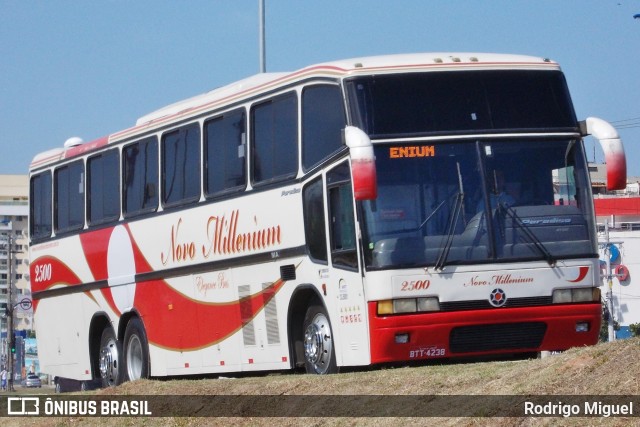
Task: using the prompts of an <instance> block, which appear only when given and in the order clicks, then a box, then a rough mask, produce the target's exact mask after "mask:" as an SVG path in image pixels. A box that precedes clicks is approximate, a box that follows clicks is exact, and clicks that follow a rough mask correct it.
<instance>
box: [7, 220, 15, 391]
mask: <svg viewBox="0 0 640 427" xmlns="http://www.w3.org/2000/svg"><path fill="white" fill-rule="evenodd" d="M12 230H13V227H9V238H8V239H7V256H8V260H9V268H8V273H9V274H8V281H7V285H8V287H9V292H8V296H7V298H8V299H7V376H8V378H7V391H15V390H14V388H13V378H14V375H15V373H14V372H13V367H14V363H13V353H12V352H11V346H12V344H13V345H14V346H15V337H14V331H13V280H12V276H13V256H12V255H13V236H12V235H11V231H12Z"/></svg>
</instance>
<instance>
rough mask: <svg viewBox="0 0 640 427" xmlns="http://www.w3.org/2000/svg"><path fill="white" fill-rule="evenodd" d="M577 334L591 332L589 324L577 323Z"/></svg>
mask: <svg viewBox="0 0 640 427" xmlns="http://www.w3.org/2000/svg"><path fill="white" fill-rule="evenodd" d="M576 332H589V322H578V323H576Z"/></svg>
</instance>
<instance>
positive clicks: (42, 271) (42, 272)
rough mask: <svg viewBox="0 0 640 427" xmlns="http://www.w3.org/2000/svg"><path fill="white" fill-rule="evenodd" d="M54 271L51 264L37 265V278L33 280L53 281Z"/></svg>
mask: <svg viewBox="0 0 640 427" xmlns="http://www.w3.org/2000/svg"><path fill="white" fill-rule="evenodd" d="M52 270H53V268H52V267H51V264H41V265H36V266H35V269H34V273H35V277H34V278H33V280H35V281H36V282H44V281H47V280H51V272H52Z"/></svg>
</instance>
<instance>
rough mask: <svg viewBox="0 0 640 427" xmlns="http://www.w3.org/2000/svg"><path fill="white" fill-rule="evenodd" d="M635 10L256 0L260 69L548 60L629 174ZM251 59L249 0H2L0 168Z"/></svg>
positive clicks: (105, 128)
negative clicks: (434, 56)
mask: <svg viewBox="0 0 640 427" xmlns="http://www.w3.org/2000/svg"><path fill="white" fill-rule="evenodd" d="M636 13H640V0H617V1H616V0H612V1H609V0H561V1H559V0H535V1H534V0H530V1H525V0H485V1H477V0H449V1H445V0H442V1H439V0H429V1H425V0H322V1H319V0H315V1H311V0H266V39H267V49H266V51H267V55H266V57H267V71H293V70H296V69H298V68H301V67H304V66H307V65H311V64H315V63H319V62H323V61H330V60H334V59H343V58H351V57H357V56H368V55H379V54H390V53H408V52H428V51H464V52H497V53H521V54H527V55H534V56H541V57H547V58H551V59H553V60H555V61H558V62H559V63H560V64H561V66H562V68H563V70H564V72H565V74H566V76H567V80H568V82H569V88H570V90H571V93H572V97H573V101H574V104H575V107H576V113H577V115H578V118H580V119H583V118H585V117H587V116H597V117H601V118H603V119H605V120H609V121H612V122H618V123H617V124H619V125H625V126H623V128H621V129H620V134H621V136H622V138H623V141H624V143H625V149H626V152H627V167H628V170H629V174H631V175H636V176H640V19H634V18H633V15H634V14H636ZM258 58H259V56H258V0H209V1H204V0H188V1H186V0H185V1H178V0H175V1H168V0H138V1H124V0H100V1H99V0H95V1H81V0H75V1H70V0H55V1H54V0H50V1H45V0H41V1H19V0H0V150H1V151H0V153H1V154H0V174H26V173H27V172H28V167H29V163H30V162H31V159H32V158H33V157H34V156H35V155H36V154H37V153H39V152H41V151H45V150H48V149H51V148H55V147H61V146H62V144H63V143H64V141H65V140H66V139H67V138H69V137H71V136H80V137H82V138H83V139H84V140H85V141H90V140H93V139H96V138H99V137H102V136H105V135H108V134H110V133H114V132H116V131H119V130H122V129H125V128H128V127H131V126H133V125H134V124H135V121H136V119H137V118H138V117H140V116H142V115H145V114H147V113H149V112H151V111H153V110H156V109H158V108H160V107H162V106H165V105H167V104H170V103H173V102H175V101H178V100H181V99H184V98H188V97H191V96H193V95H197V94H199V93H202V92H206V91H209V90H211V89H213V88H216V87H219V86H222V85H225V84H228V83H231V82H233V81H235V80H239V79H241V78H245V77H248V76H250V75H253V74H256V73H257V72H258V71H259V61H258ZM628 119H631V120H628ZM623 120H628V121H623ZM586 146H587V151H588V154H589V158H590V159H592V158H593V150H594V143H593V140H591V138H589V139H587V145H586ZM602 157H603V156H602V152H601V151H600V149H599V147H597V148H596V160H598V161H601V160H602Z"/></svg>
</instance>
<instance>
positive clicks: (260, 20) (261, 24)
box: [258, 0, 267, 73]
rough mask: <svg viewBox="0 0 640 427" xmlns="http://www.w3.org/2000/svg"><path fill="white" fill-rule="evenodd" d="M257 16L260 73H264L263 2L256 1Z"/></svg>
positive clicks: (265, 60) (265, 68)
mask: <svg viewBox="0 0 640 427" xmlns="http://www.w3.org/2000/svg"><path fill="white" fill-rule="evenodd" d="M258 15H260V16H259V19H258V21H259V30H258V33H259V34H258V37H259V43H260V72H261V73H264V72H266V71H267V58H266V48H265V38H264V0H258Z"/></svg>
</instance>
